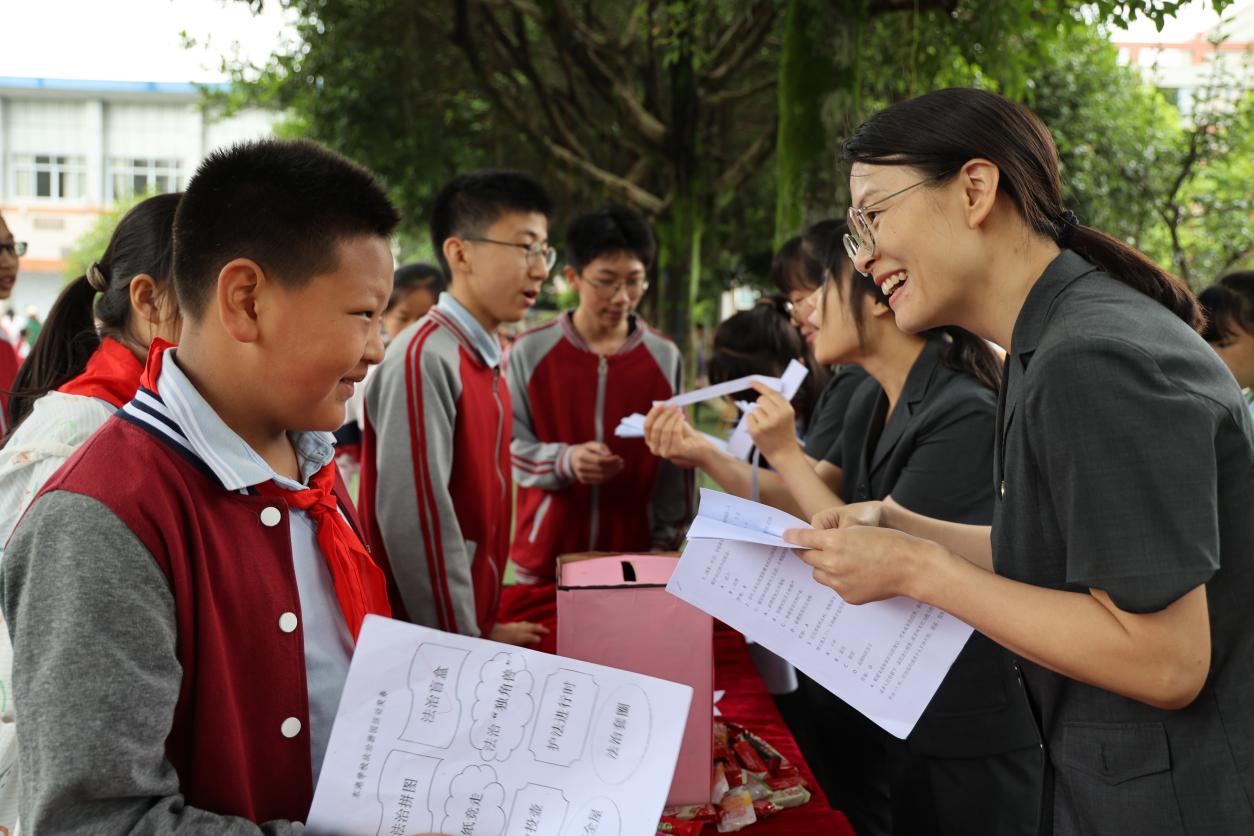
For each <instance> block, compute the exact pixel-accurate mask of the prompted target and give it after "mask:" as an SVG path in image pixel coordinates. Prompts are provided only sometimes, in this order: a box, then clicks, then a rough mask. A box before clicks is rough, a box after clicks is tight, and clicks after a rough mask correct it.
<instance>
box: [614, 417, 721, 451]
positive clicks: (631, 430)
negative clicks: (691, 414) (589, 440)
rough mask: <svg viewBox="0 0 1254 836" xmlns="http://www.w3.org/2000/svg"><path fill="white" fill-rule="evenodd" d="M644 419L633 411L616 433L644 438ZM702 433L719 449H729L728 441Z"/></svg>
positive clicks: (619, 425) (615, 430)
mask: <svg viewBox="0 0 1254 836" xmlns="http://www.w3.org/2000/svg"><path fill="white" fill-rule="evenodd" d="M644 419H645V416H643V415H641V414H640V413H639V412H633V413H632V414H630V415H628V416H627V417H626V418H624V419H623V420H622V421H621V422H619V424H618V426H617V427H615V428H614V435H616V436H618V437H619V438H644ZM701 435H703V436H705V439H706V441H708V442H710V443H711V444H713V445H714V446H715V447H717V448H718V449H720V450H726V449H727V442H726V441H724V440H723V439H721V438H716V437H715V436H712V435H710V434H709V433H701Z"/></svg>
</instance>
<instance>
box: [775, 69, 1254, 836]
mask: <svg viewBox="0 0 1254 836" xmlns="http://www.w3.org/2000/svg"><path fill="white" fill-rule="evenodd" d="M845 153H846V157H847V158H848V159H849V160H850V161H851V162H852V163H853V166H852V169H851V172H850V174H851V176H850V186H851V192H852V195H853V203H854V208H853V209H852V210H851V211H850V226H851V227H852V232H851V236H850V239H849V241H848V247H849V252H850V255H851V257H852V258H853V259H854V263H855V266H856V267H857V269H858V270H860V271H862V272H864V273H867V274H869V275H871V276H872V277H873V279H874V281H875V283H876V285H878V286H879V288H880V290H881V292H883V293H884V296H885V297H886V298H887V299H888V301H889V304H890V305H891V307H892V308H893V311H894V312H895V314H896V317H897V322H898V324H899V325H900V326H901V327H902V328H904V329H907V330H911V331H921V330H924V329H927V328H931V327H935V326H937V325H941V324H957V325H961V326H963V327H965V328H967V329H968V330H971V331H973V332H975V333H976V334H978V335H980V336H981V337H984V338H985V339H988V340H991V341H993V342H995V343H997V344H998V345H1003V346H1006V348H1007V349H1008V351H1009V354H1008V357H1007V360H1006V377H1005V380H1004V382H1003V384H1002V388H1001V392H1000V396H999V403H998V421H997V435H996V448H995V459H994V479H995V482H994V485H995V492H996V500H995V507H994V516H993V524H992V527H991V529H990V528H989V527H988V526H981V525H970V524H968V525H963V524H959V523H953V522H943V521H940V520H936V519H933V518H929V517H925V516H923V515H921V514H917V513H913V512H912V511H909V510H906V508H904V507H903V506H902V505H901V504H898V503H896V502H894V501H893V500H892V499H886V500H884V501H882V502H872V503H867V504H859V505H854V506H847V507H844V508H838V509H834V510H833V511H830V512H824V513H823V514H821V515H820V516H819V517H818V518H817V519H816V523H817V524H818V525H819V527H821V528H826V529H831V530H821V531H796V532H790V533H789V535H788V536H789V538H790V539H791V541H792V542H795V543H798V544H799V545H804V546H811V547H814V548H815V550H814V551H801V552H799V555H800V557H801V558H802V559H804V560H806V561H807V562H808V563H811V564H812V565H813V566H814V567H815V577H816V578H817V579H818V580H819V581H821V582H823V583H826V584H828V585H829V586H831V587H832V588H833V589H835V590H836V591H837V592H838V593H839V594H840V595H841V596H842V597H843V598H845V599H846V600H847V601H850V602H851V603H861V602H865V601H871V600H878V599H883V598H888V597H891V596H895V595H907V596H910V597H913V598H916V599H918V600H920V601H924V602H927V603H929V604H933V605H935V606H937V607H940V608H942V609H945V610H947V611H948V612H950V613H952V614H953V615H955V616H956V617H958V618H961V619H962V620H964V621H966V622H967V623H968V624H970V625H971V626H972V627H974V628H975V629H976V630H978V631H980V632H981V633H984V634H985V635H987V636H988V637H990V638H991V639H993V640H994V641H997V642H999V643H1000V644H1002V645H1004V646H1005V647H1007V648H1009V649H1010V650H1012V651H1013V652H1014V653H1015V654H1016V655H1017V656H1018V657H1019V662H1018V665H1019V668H1020V670H1021V671H1022V675H1023V678H1024V681H1025V682H1026V684H1027V687H1028V691H1029V695H1030V696H1031V697H1032V700H1033V703H1034V706H1035V709H1036V713H1037V719H1038V722H1039V724H1040V727H1041V731H1042V735H1043V737H1044V739H1045V741H1046V744H1047V747H1048V754H1049V761H1050V763H1051V765H1052V767H1053V771H1052V787H1051V790H1052V791H1051V795H1050V798H1049V801H1048V803H1047V806H1046V808H1045V809H1046V811H1047V812H1048V813H1052V823H1051V822H1046V825H1045V828H1044V831H1045V832H1047V833H1048V832H1051V831H1052V832H1054V833H1058V834H1115V833H1117V834H1123V833H1135V834H1141V836H1148V835H1149V834H1193V836H1196V834H1246V833H1254V711H1251V709H1250V706H1251V705H1252V704H1254V609H1251V606H1250V601H1251V600H1254V514H1251V513H1250V511H1249V498H1250V496H1251V495H1254V426H1252V425H1251V422H1250V416H1249V413H1248V412H1247V410H1246V408H1245V404H1244V403H1243V401H1242V399H1241V395H1240V392H1239V391H1238V390H1237V387H1236V386H1234V385H1233V382H1232V375H1231V374H1230V373H1229V371H1228V370H1227V369H1226V368H1225V367H1224V366H1223V363H1222V362H1221V361H1220V360H1219V358H1217V357H1216V356H1215V354H1214V352H1212V351H1211V350H1210V348H1209V347H1208V346H1207V345H1206V343H1205V342H1204V341H1203V340H1202V339H1201V337H1200V336H1199V335H1198V334H1197V332H1196V331H1195V330H1194V329H1195V328H1196V327H1197V326H1199V325H1200V324H1201V321H1200V320H1201V318H1200V317H1199V315H1198V306H1197V301H1196V299H1195V298H1194V297H1193V295H1192V294H1191V293H1190V292H1189V290H1188V288H1187V287H1185V286H1184V285H1183V284H1182V283H1180V282H1179V281H1177V280H1175V279H1173V278H1172V277H1170V276H1168V275H1167V274H1166V273H1164V272H1163V271H1162V270H1161V269H1159V268H1158V267H1156V266H1155V265H1153V264H1152V263H1151V262H1149V261H1148V260H1147V259H1145V257H1144V256H1142V255H1141V254H1140V253H1138V252H1136V251H1135V250H1132V249H1130V248H1129V247H1127V246H1126V245H1124V244H1122V243H1121V242H1119V241H1117V240H1116V239H1114V238H1111V237H1109V236H1106V235H1104V234H1102V233H1101V232H1098V231H1097V230H1095V229H1091V228H1089V227H1086V226H1083V225H1081V224H1080V222H1079V220H1078V219H1077V218H1076V217H1075V215H1074V214H1072V213H1070V212H1068V211H1067V210H1065V209H1064V207H1063V203H1062V188H1061V183H1060V180H1059V172H1058V155H1057V150H1056V148H1055V147H1054V144H1053V141H1052V139H1051V138H1050V135H1049V131H1048V129H1047V128H1046V127H1045V126H1044V125H1043V124H1042V123H1041V122H1040V120H1039V119H1037V118H1036V117H1035V116H1034V115H1033V114H1032V113H1031V112H1030V111H1028V110H1027V109H1026V108H1023V107H1022V106H1019V105H1016V104H1014V103H1012V102H1010V101H1008V100H1007V99H1004V98H1002V97H1001V96H998V95H995V94H993V93H989V92H985V91H980V90H971V89H952V90H942V91H938V92H934V93H929V94H927V95H925V96H921V97H919V98H917V99H913V100H910V101H907V102H903V103H901V104H898V105H894V106H893V107H891V108H888V109H887V110H884V111H882V112H881V113H879V114H877V115H876V116H873V117H872V118H871V119H870V120H868V121H867V122H866V123H864V124H863V125H862V126H861V127H860V128H859V129H858V130H857V131H856V132H855V134H854V136H853V137H852V138H851V139H850V140H849V141H848V142H847V143H846V146H845Z"/></svg>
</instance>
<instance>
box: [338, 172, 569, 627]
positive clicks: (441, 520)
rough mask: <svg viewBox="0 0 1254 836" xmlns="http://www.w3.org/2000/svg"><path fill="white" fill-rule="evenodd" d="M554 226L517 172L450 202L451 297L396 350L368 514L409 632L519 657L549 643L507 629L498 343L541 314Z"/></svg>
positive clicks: (437, 230)
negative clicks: (506, 331) (463, 640)
mask: <svg viewBox="0 0 1254 836" xmlns="http://www.w3.org/2000/svg"><path fill="white" fill-rule="evenodd" d="M551 214H552V203H551V201H550V199H549V196H548V194H547V193H546V192H545V190H544V188H543V187H542V186H541V185H540V184H539V183H537V182H536V181H534V180H532V179H531V178H530V177H528V176H526V175H524V174H519V173H516V172H509V171H478V172H473V173H470V174H465V175H462V176H460V177H457V178H455V179H454V180H452V181H451V182H450V183H448V184H447V185H446V186H444V188H443V189H441V191H440V193H439V194H438V195H437V196H436V199H435V204H434V206H433V208H432V217H431V239H432V245H433V248H434V250H435V252H436V254H437V256H438V257H439V260H440V265H441V266H442V267H443V268H444V271H445V274H446V275H447V276H448V277H449V278H450V284H449V288H448V291H447V292H444V293H441V294H440V298H439V302H438V303H437V304H436V306H435V307H434V308H432V309H431V310H430V311H429V312H428V313H427V315H426V316H424V317H423V318H422V319H420V320H418V321H417V322H415V323H414V324H412V325H410V326H409V327H407V328H405V329H404V330H403V331H401V332H400V333H399V334H397V335H396V337H395V338H394V339H393V340H392V341H391V343H390V344H389V345H388V349H387V353H386V355H385V356H384V360H383V362H382V364H380V366H379V368H378V371H377V372H376V373H375V374H374V375H372V376H371V378H370V380H369V381H368V382H367V384H366V396H365V410H364V411H365V415H364V418H363V426H362V470H361V492H360V496H359V497H358V506H359V509H360V513H361V516H362V519H363V522H364V523H365V526H366V531H367V535H368V537H369V540H370V545H371V549H372V553H373V555H374V556H375V559H376V560H379V561H380V562H382V561H386V562H387V564H388V565H389V566H390V568H391V577H392V579H393V581H394V582H393V586H392V588H391V589H390V590H389V591H390V593H391V596H390V597H391V603H392V612H393V615H394V616H395V617H397V618H405V619H407V620H409V621H412V622H413V623H415V624H422V625H425V626H428V627H434V628H436V629H439V630H445V631H447V632H451V633H461V634H463V635H470V636H482V637H484V638H491V639H494V640H496V641H502V642H507V643H510V644H518V645H528V644H535V643H537V642H538V641H539V640H540V638H541V637H542V635H543V634H544V633H545V632H546V631H545V630H544V628H542V627H540V626H538V625H535V624H529V623H510V624H502V623H498V622H497V618H496V615H497V609H498V606H499V603H500V595H501V583H502V575H503V573H504V570H505V562H506V560H507V558H508V557H509V536H510V516H511V515H510V510H511V508H510V472H509V470H510V464H509V443H510V434H511V423H512V422H511V417H510V416H511V413H510V389H509V386H508V385H507V383H506V381H505V380H504V379H503V378H502V374H503V371H502V358H501V344H500V342H499V341H498V339H497V337H496V332H497V329H498V328H499V327H500V325H501V323H503V322H518V321H519V320H521V319H522V318H523V316H524V315H525V314H526V312H527V311H528V310H530V308H531V307H532V306H533V305H534V304H535V302H536V299H537V297H538V296H539V294H540V286H541V285H542V284H543V283H544V281H545V279H547V278H548V275H549V271H550V270H551V269H552V267H553V264H554V263H555V262H556V260H557V254H556V252H554V250H553V248H552V247H550V246H549V242H548V234H549V231H548V230H549V216H550V215H551Z"/></svg>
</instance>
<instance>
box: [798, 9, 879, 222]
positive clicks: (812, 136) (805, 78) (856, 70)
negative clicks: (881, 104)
mask: <svg viewBox="0 0 1254 836" xmlns="http://www.w3.org/2000/svg"><path fill="white" fill-rule="evenodd" d="M868 20H869V11H868V9H867V4H866V2H865V0H828V1H827V2H822V0H789V2H788V9H787V12H786V17H785V20H784V43H783V47H782V51H781V57H780V69H779V85H778V91H779V92H778V95H779V132H778V145H777V147H776V150H775V166H776V188H777V192H776V202H775V242H776V246H778V245H780V244H782V243H783V242H784V241H785V240H787V239H788V238H789V237H791V236H793V235H798V234H800V233H801V232H802V231H804V229H805V227H806V226H807V225H809V224H810V223H812V222H814V221H816V220H819V219H821V218H830V217H838V218H843V217H844V214H845V209H846V208H847V206H848V204H849V180H848V177H847V174H848V171H847V168H846V166H845V165H844V163H843V162H842V161H841V157H840V144H841V142H843V141H844V139H845V137H847V136H849V134H850V133H851V132H852V131H853V129H854V128H855V127H856V126H857V124H858V120H859V118H860V117H861V115H862V113H861V111H862V102H861V99H860V96H859V89H860V88H859V83H860V79H861V72H860V67H859V62H858V58H859V45H860V40H861V36H862V30H863V28H864V27H865V26H866V25H867V21H868Z"/></svg>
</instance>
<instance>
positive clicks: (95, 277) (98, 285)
mask: <svg viewBox="0 0 1254 836" xmlns="http://www.w3.org/2000/svg"><path fill="white" fill-rule="evenodd" d="M87 283H88V284H89V285H91V286H92V287H93V288H95V289H96V290H98V291H100V292H101V293H104V292H105V291H106V290H108V289H109V280H108V279H106V278H105V275H104V273H102V272H101V271H100V264H99V262H96V261H93V262H92V263H91V266H90V267H88V268H87Z"/></svg>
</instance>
